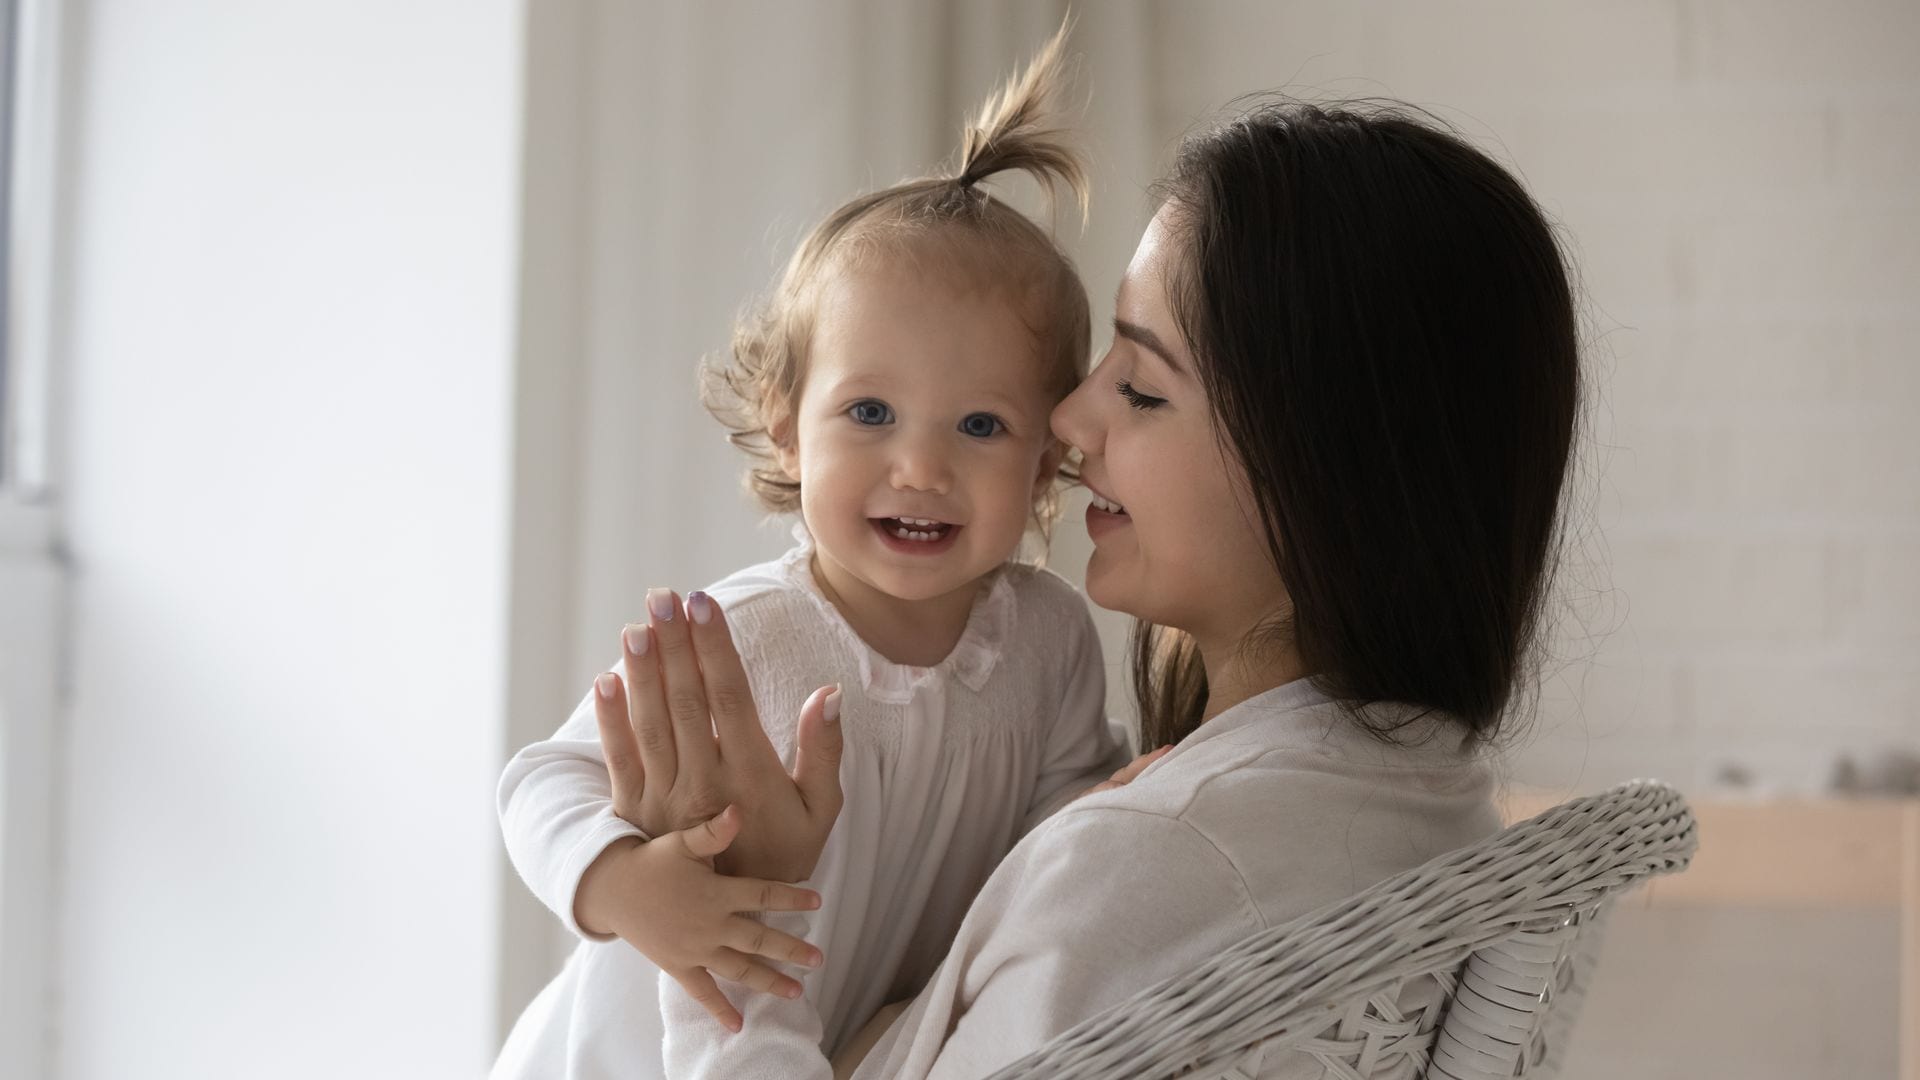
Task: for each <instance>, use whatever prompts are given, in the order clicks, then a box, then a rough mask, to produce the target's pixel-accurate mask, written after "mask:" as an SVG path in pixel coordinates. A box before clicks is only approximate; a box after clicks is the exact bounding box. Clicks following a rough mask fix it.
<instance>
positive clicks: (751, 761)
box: [594, 589, 842, 881]
mask: <svg viewBox="0 0 1920 1080" xmlns="http://www.w3.org/2000/svg"><path fill="white" fill-rule="evenodd" d="M647 612H648V615H649V620H648V622H647V623H646V624H645V625H641V624H633V625H629V626H627V627H626V628H625V630H623V631H622V633H621V642H622V645H623V648H622V653H623V654H624V657H625V662H624V670H625V672H626V678H625V679H624V680H623V679H620V678H617V677H615V676H613V675H612V674H611V673H609V674H606V675H602V676H601V677H600V678H599V680H597V681H596V683H595V693H594V706H595V715H596V717H597V718H598V720H599V722H600V740H601V743H602V744H603V746H604V748H605V752H606V759H607V772H608V774H609V775H610V776H611V777H612V780H613V809H614V812H615V813H617V814H619V815H620V816H621V817H623V818H626V819H627V820H628V821H631V822H633V823H634V824H635V825H638V826H639V827H640V829H641V831H643V832H645V833H647V835H649V836H658V835H661V834H663V833H666V832H669V831H672V830H675V829H683V828H687V827H688V826H690V825H692V824H694V823H696V822H700V821H705V820H707V819H708V818H711V817H713V816H714V815H715V814H718V813H719V812H720V811H721V809H723V808H724V807H727V806H729V805H732V806H734V807H736V808H737V812H738V813H739V815H740V833H739V838H738V839H737V840H735V841H734V842H733V844H732V846H731V847H729V848H727V849H726V851H725V852H724V854H722V855H720V856H719V857H718V858H717V859H716V862H715V865H716V866H717V867H718V868H719V869H720V870H721V872H723V873H727V874H737V875H742V876H751V877H760V878H772V879H774V880H776V881H801V880H803V879H805V878H807V877H810V876H811V875H812V874H813V868H814V866H815V864H816V863H818V862H819V860H820V852H821V850H822V849H823V848H825V847H826V843H827V834H828V833H829V832H831V831H832V829H833V823H834V820H835V819H836V818H837V817H839V814H840V804H841V791H840V754H841V748H842V744H841V739H840V722H839V721H840V692H839V688H838V687H821V688H820V689H818V690H815V691H814V693H813V696H811V697H809V698H808V699H807V702H806V704H805V705H804V706H803V707H802V708H801V711H800V721H799V727H798V730H797V732H796V733H795V759H794V768H793V772H792V774H791V775H789V774H788V773H787V770H786V767H785V766H783V765H782V764H781V763H780V755H779V754H778V753H776V752H775V751H774V748H773V743H772V741H771V740H769V739H768V738H767V732H766V729H765V728H763V727H761V725H760V714H759V711H758V710H757V708H756V707H755V705H754V701H753V690H752V687H751V686H750V685H749V683H748V681H747V673H746V670H745V669H744V668H743V667H741V665H740V653H739V651H738V650H737V649H735V648H734V645H733V636H732V634H730V633H729V632H728V630H727V623H726V616H725V614H724V613H723V612H722V611H721V610H720V605H719V604H718V603H715V602H714V600H713V599H712V598H711V597H708V596H706V595H705V594H703V593H694V594H693V595H692V596H689V597H688V598H687V603H686V605H685V607H684V609H683V608H682V606H681V604H680V601H679V598H678V597H676V596H675V595H674V594H673V593H672V592H670V591H668V590H666V589H653V590H650V591H649V592H648V593H647Z"/></svg>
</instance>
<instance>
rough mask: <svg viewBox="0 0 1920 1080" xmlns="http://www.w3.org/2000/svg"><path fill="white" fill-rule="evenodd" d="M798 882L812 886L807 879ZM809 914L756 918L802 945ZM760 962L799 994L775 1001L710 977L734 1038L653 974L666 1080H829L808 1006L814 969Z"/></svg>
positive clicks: (819, 1031) (821, 1029)
mask: <svg viewBox="0 0 1920 1080" xmlns="http://www.w3.org/2000/svg"><path fill="white" fill-rule="evenodd" d="M801 885H802V887H805V888H814V887H816V886H813V885H810V884H809V883H807V882H802V883H801ZM812 914H813V913H812V912H777V913H773V912H770V913H764V914H761V915H759V916H757V918H758V919H759V920H760V921H762V922H764V923H766V924H767V925H768V926H771V927H773V928H774V929H776V930H781V931H784V932H785V933H789V934H792V935H793V936H794V937H797V938H801V939H803V940H808V939H812V938H813V936H814V934H813V925H814V924H813V920H812V918H811V916H812ZM760 959H762V961H763V962H764V963H766V964H767V965H768V966H769V967H772V968H774V969H775V970H777V971H779V972H781V973H782V974H784V975H790V976H792V977H793V978H795V979H797V980H799V982H800V986H801V990H802V992H801V995H800V996H799V997H797V998H792V999H789V998H783V997H779V996H776V995H774V994H767V993H762V992H760V991H758V990H750V989H748V988H746V987H744V986H742V985H741V984H739V983H736V982H730V981H728V980H726V979H722V978H719V977H718V976H715V978H714V982H715V984H716V985H718V986H719V987H720V989H721V991H722V992H723V993H725V994H726V995H727V1000H729V1001H731V1002H732V1003H733V1005H734V1007H735V1008H736V1009H739V1010H740V1018H741V1020H742V1025H741V1030H740V1031H739V1033H737V1034H736V1033H734V1032H731V1031H728V1030H727V1029H726V1028H724V1027H721V1026H720V1021H718V1020H715V1019H714V1018H713V1015H712V1014H711V1013H709V1012H707V1010H706V1008H705V1007H704V1006H702V1005H701V1004H700V1003H699V1002H697V1001H695V1000H694V999H693V997H692V995H690V994H688V993H687V992H686V991H685V990H683V989H681V987H680V984H679V983H678V982H675V981H674V979H673V977H672V976H670V975H667V974H666V973H664V972H662V973H661V975H660V1021H661V1025H662V1027H663V1028H664V1029H665V1031H666V1033H667V1037H666V1042H665V1044H664V1045H663V1046H662V1047H661V1057H662V1062H663V1064H664V1066H665V1068H666V1075H668V1076H671V1077H673V1078H674V1080H833V1065H832V1063H831V1062H829V1061H828V1060H827V1055H826V1052H825V1051H823V1050H822V1049H821V1046H820V1044H821V1043H822V1042H824V1041H825V1038H826V1034H825V1033H826V1024H825V1021H823V1020H822V1019H821V1017H820V1010H819V1008H818V1007H817V1006H816V1005H815V1003H814V999H815V995H817V994H818V993H819V985H818V982H819V979H818V975H819V972H816V971H812V970H809V969H807V968H803V967H801V966H799V965H797V964H786V963H781V962H779V961H776V960H765V959H764V958H760Z"/></svg>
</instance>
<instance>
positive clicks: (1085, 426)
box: [1048, 376, 1101, 454]
mask: <svg viewBox="0 0 1920 1080" xmlns="http://www.w3.org/2000/svg"><path fill="white" fill-rule="evenodd" d="M1093 383H1094V380H1093V378H1092V377H1091V376H1089V377H1088V378H1085V379H1082V380H1080V385H1079V386H1076V387H1074V388H1073V393H1071V394H1068V395H1067V396H1066V397H1064V398H1062V399H1060V404H1058V405H1055V406H1054V407H1053V415H1052V416H1051V417H1050V418H1049V420H1048V422H1049V423H1051V424H1052V425H1053V433H1054V435H1055V436H1057V437H1058V438H1059V439H1060V441H1061V442H1064V443H1066V444H1067V445H1068V446H1071V447H1073V448H1074V449H1075V450H1078V451H1080V452H1081V453H1082V454H1097V453H1099V452H1100V442H1101V440H1100V437H1099V435H1100V426H1099V415H1100V414H1099V410H1098V409H1096V408H1094V407H1093V402H1092V401H1091V400H1090V399H1089V398H1090V395H1091V394H1092V392H1093Z"/></svg>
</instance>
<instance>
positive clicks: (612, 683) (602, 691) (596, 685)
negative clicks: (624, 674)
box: [593, 671, 620, 701]
mask: <svg viewBox="0 0 1920 1080" xmlns="http://www.w3.org/2000/svg"><path fill="white" fill-rule="evenodd" d="M618 685H620V683H619V681H618V680H616V679H615V678H614V677H613V672H611V671H608V672H604V673H602V674H601V676H600V677H599V678H597V679H595V680H593V689H594V692H595V693H597V694H599V695H600V696H601V697H603V698H605V699H607V700H608V701H612V700H613V688H614V687H616V686H618Z"/></svg>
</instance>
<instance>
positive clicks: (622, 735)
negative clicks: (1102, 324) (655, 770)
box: [593, 671, 646, 825]
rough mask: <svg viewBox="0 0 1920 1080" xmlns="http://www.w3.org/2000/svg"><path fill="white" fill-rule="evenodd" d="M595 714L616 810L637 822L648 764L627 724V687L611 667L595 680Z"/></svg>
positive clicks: (624, 816)
mask: <svg viewBox="0 0 1920 1080" xmlns="http://www.w3.org/2000/svg"><path fill="white" fill-rule="evenodd" d="M593 718H594V719H595V720H596V721H598V722H599V724H600V747H601V750H602V752H603V753H604V754H605V756H606V759H607V776H608V777H609V778H611V779H612V781H613V812H614V813H616V814H618V815H620V816H621V817H623V818H626V819H627V820H628V821H631V822H633V823H634V824H636V825H637V824H639V822H640V792H641V791H642V790H643V789H644V788H645V786H646V767H645V766H644V765H642V764H641V761H640V745H639V743H637V742H636V741H635V740H634V737H633V728H631V727H629V726H628V725H627V691H626V687H624V686H622V685H621V683H620V676H618V675H615V674H614V673H613V672H611V671H608V672H604V673H602V674H601V675H600V677H599V678H597V679H595V680H593Z"/></svg>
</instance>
